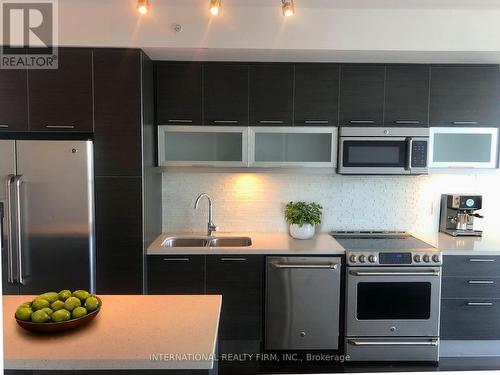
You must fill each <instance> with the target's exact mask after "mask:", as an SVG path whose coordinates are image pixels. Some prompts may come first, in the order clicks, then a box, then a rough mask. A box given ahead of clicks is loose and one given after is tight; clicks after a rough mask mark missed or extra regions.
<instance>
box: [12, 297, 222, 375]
mask: <svg viewBox="0 0 500 375" xmlns="http://www.w3.org/2000/svg"><path fill="white" fill-rule="evenodd" d="M32 298H33V296H3V322H4V367H5V369H6V374H10V373H12V374H17V373H19V374H28V373H30V372H29V371H26V370H47V372H46V373H51V374H53V373H54V371H56V370H61V371H62V370H64V371H67V370H89V371H88V373H92V371H95V370H131V373H135V374H137V373H140V372H139V370H163V371H161V372H160V373H165V374H170V373H172V374H216V373H217V363H216V346H217V345H216V344H217V333H218V326H219V317H220V309H221V303H222V297H221V296H220V295H189V296H187V295H179V296H173V295H162V296H160V295H147V296H146V295H120V296H118V295H102V296H100V298H101V299H102V302H103V305H102V310H101V311H100V313H99V315H98V316H97V317H96V318H95V319H94V320H93V321H91V322H90V323H89V324H88V325H86V326H83V327H81V328H77V329H75V330H71V331H67V332H60V333H54V334H35V333H31V332H28V331H26V330H24V329H22V328H21V327H19V326H18V324H17V323H16V321H15V319H14V312H15V310H16V307H17V306H18V305H20V304H21V303H23V302H25V301H29V300H31V299H32ZM22 370H24V371H22ZM90 370H92V371H90ZM132 370H134V371H132ZM18 371H19V372H18ZM36 373H38V371H37V372H36ZM42 373H45V372H42ZM79 373H80V372H79ZM148 373H149V372H148Z"/></svg>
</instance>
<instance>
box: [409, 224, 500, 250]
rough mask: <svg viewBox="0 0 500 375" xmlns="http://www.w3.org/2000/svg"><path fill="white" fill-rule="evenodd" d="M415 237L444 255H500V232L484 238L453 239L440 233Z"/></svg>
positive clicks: (485, 235)
mask: <svg viewBox="0 0 500 375" xmlns="http://www.w3.org/2000/svg"><path fill="white" fill-rule="evenodd" d="M414 235H415V236H416V237H417V238H419V239H421V240H422V241H425V242H427V243H428V244H430V245H432V246H434V247H436V248H438V249H439V250H440V251H442V252H443V255H500V230H499V233H498V234H497V235H492V234H491V233H490V234H488V233H483V237H465V236H464V237H453V236H450V235H448V234H446V233H440V232H439V233H434V234H430V235H423V234H414Z"/></svg>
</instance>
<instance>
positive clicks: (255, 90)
mask: <svg viewBox="0 0 500 375" xmlns="http://www.w3.org/2000/svg"><path fill="white" fill-rule="evenodd" d="M292 124H293V65H291V64H281V63H276V64H252V65H250V125H272V126H287V125H292Z"/></svg>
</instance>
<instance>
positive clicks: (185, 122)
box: [167, 119, 193, 124]
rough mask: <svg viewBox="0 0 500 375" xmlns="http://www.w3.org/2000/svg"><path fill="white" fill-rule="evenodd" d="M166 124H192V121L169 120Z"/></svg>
mask: <svg viewBox="0 0 500 375" xmlns="http://www.w3.org/2000/svg"><path fill="white" fill-rule="evenodd" d="M167 122H180V123H183V124H191V123H192V122H193V120H178V119H171V120H167Z"/></svg>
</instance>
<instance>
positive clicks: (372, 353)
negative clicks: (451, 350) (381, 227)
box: [332, 231, 442, 361]
mask: <svg viewBox="0 0 500 375" xmlns="http://www.w3.org/2000/svg"><path fill="white" fill-rule="evenodd" d="M332 235H333V236H334V237H335V239H336V240H337V241H339V242H340V244H341V245H342V246H343V247H344V248H345V249H346V258H347V292H346V327H345V335H346V337H345V350H346V354H348V355H349V356H350V357H351V360H353V361H437V360H438V357H439V314H440V312H439V310H440V300H441V297H440V294H441V265H442V256H441V253H440V252H439V251H437V249H435V248H433V247H432V246H430V245H429V244H427V243H425V242H423V241H420V240H418V239H417V238H415V237H413V236H411V235H409V234H407V233H405V232H369V231H366V232H333V233H332Z"/></svg>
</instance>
